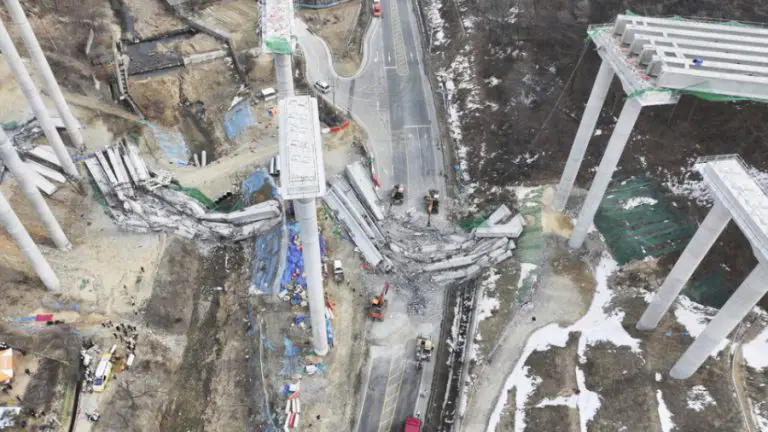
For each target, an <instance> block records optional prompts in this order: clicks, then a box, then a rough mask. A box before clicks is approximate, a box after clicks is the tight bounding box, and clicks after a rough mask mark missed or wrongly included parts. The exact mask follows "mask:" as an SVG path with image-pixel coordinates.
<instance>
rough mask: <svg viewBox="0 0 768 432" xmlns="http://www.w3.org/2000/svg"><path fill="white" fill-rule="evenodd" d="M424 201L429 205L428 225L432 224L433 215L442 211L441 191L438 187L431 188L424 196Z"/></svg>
mask: <svg viewBox="0 0 768 432" xmlns="http://www.w3.org/2000/svg"><path fill="white" fill-rule="evenodd" d="M424 203H425V204H426V206H427V226H430V225H431V224H432V215H433V214H437V213H438V212H439V211H440V192H438V191H437V190H436V189H430V190H429V193H428V194H427V195H425V196H424Z"/></svg>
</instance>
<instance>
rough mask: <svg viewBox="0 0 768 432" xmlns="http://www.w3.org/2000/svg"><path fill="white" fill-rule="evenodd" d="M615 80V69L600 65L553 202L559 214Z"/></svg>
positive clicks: (608, 65)
mask: <svg viewBox="0 0 768 432" xmlns="http://www.w3.org/2000/svg"><path fill="white" fill-rule="evenodd" d="M612 80H613V68H611V65H610V64H608V63H607V62H605V61H603V62H602V63H601V64H600V70H599V71H598V72H597V78H595V84H594V85H593V86H592V93H590V94H589V100H588V101H587V106H586V108H584V114H582V116H581V122H580V123H579V130H578V131H576V137H575V138H574V139H573V145H572V146H571V153H570V154H569V155H568V161H567V162H566V163H565V168H564V169H563V176H562V177H560V183H558V185H557V190H556V191H555V198H554V199H553V200H552V209H553V210H555V211H558V212H561V211H563V209H565V204H566V203H567V202H568V197H569V196H570V195H571V189H573V184H574V182H576V176H577V175H578V174H579V168H581V161H583V160H584V154H585V153H586V152H587V146H588V145H589V140H590V138H592V134H593V133H594V131H595V125H597V120H598V118H599V117H600V111H601V110H602V109H603V102H605V96H606V95H607V94H608V89H610V88H611V81H612Z"/></svg>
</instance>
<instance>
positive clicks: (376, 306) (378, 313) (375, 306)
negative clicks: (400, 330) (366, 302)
mask: <svg viewBox="0 0 768 432" xmlns="http://www.w3.org/2000/svg"><path fill="white" fill-rule="evenodd" d="M387 292H389V282H385V283H384V288H383V289H382V290H381V294H379V295H378V297H374V298H373V299H371V307H370V308H369V309H368V316H370V317H371V318H373V319H374V320H376V321H381V320H383V319H384V313H385V312H386V311H387V299H386V298H384V296H386V295H387Z"/></svg>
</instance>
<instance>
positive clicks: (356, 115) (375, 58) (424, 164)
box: [296, 0, 445, 432]
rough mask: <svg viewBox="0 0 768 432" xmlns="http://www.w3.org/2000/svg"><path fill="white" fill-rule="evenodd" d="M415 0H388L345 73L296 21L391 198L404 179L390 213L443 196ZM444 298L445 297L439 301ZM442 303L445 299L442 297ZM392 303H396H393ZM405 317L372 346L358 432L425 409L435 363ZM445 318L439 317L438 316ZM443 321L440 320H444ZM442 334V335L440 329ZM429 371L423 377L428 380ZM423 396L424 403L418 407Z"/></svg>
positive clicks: (313, 66) (388, 426) (312, 75)
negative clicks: (420, 357) (432, 193)
mask: <svg viewBox="0 0 768 432" xmlns="http://www.w3.org/2000/svg"><path fill="white" fill-rule="evenodd" d="M410 1H411V0H382V15H383V17H382V18H380V19H374V21H373V23H372V24H371V26H370V27H369V29H368V31H367V33H366V37H365V39H364V58H363V63H362V66H361V68H360V71H359V72H358V73H357V74H356V75H355V76H352V77H349V78H343V77H339V76H338V75H337V74H336V72H335V71H334V70H333V66H332V64H331V55H330V52H329V50H328V48H327V46H326V45H325V43H324V42H323V41H322V40H321V39H320V38H318V37H315V36H314V35H312V34H311V33H310V32H309V31H308V29H307V27H306V25H305V24H304V23H302V22H301V21H299V20H297V21H296V35H297V37H298V42H299V45H300V46H301V48H302V50H303V52H304V56H305V57H306V64H307V78H308V80H309V81H310V82H315V81H318V80H322V81H326V82H327V83H328V84H329V85H330V86H331V91H330V92H328V93H326V94H321V95H319V96H320V97H322V98H324V99H325V100H326V101H328V102H331V103H332V104H334V105H336V107H337V108H339V109H341V110H343V111H346V112H347V113H348V114H349V115H350V116H351V117H352V118H353V119H354V120H355V121H356V122H357V123H359V124H360V125H361V126H362V127H363V128H364V129H365V130H366V132H367V134H368V140H369V141H368V148H369V149H370V151H372V152H373V155H374V158H375V168H376V171H377V173H378V176H379V180H380V182H381V185H382V191H381V192H380V195H381V196H387V195H388V194H389V192H390V191H391V189H392V187H393V186H394V185H395V184H398V183H403V184H405V185H406V187H407V190H408V193H407V200H408V202H407V203H406V205H403V206H392V207H391V209H392V211H398V212H405V211H408V210H410V209H412V208H413V209H417V210H418V211H422V212H424V211H425V209H424V203H423V197H424V195H425V194H426V193H427V192H428V191H429V189H438V190H439V191H440V192H441V193H442V194H443V196H445V186H444V181H443V177H442V166H443V163H442V161H443V156H442V152H441V150H439V148H438V145H437V140H436V138H435V137H436V136H437V123H436V119H435V107H434V103H433V100H432V95H431V91H430V89H429V81H428V80H427V77H426V75H425V73H424V66H423V64H422V59H421V53H422V49H421V45H420V44H421V38H420V36H419V34H418V25H417V21H416V17H415V15H414V9H413V5H412V4H411V3H410ZM438 303H439V302H438ZM439 304H441V303H439ZM390 309H392V308H391V307H390ZM409 318H410V317H407V316H403V317H402V318H398V319H402V327H404V329H403V331H404V332H405V334H408V336H406V337H405V338H402V339H399V340H401V341H402V342H398V341H397V338H394V339H389V341H388V342H387V345H388V346H386V347H384V346H372V347H371V361H370V364H369V368H370V369H369V374H368V376H369V378H368V382H367V384H366V387H365V395H364V396H363V403H362V407H361V412H360V416H359V418H358V429H357V430H358V431H359V432H385V431H386V432H389V431H400V430H402V428H403V425H404V424H405V419H406V417H408V416H409V415H414V414H416V413H415V411H416V410H417V409H423V408H426V401H427V400H428V399H427V398H426V397H425V398H421V399H419V397H420V392H421V391H424V392H425V394H427V393H428V392H429V389H430V387H431V378H432V372H433V369H434V366H433V364H432V363H429V364H427V365H425V368H424V369H423V370H417V369H416V361H415V349H416V347H415V345H416V341H415V333H414V329H415V326H414V325H413V323H410V322H409V321H410V320H409ZM435 318H436V319H437V321H438V323H439V320H440V317H439V316H437V317H435ZM438 327H439V324H438ZM435 336H436V335H435ZM422 374H424V378H425V379H424V382H422ZM417 402H420V404H421V405H424V406H423V407H417Z"/></svg>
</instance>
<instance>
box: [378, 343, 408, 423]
mask: <svg viewBox="0 0 768 432" xmlns="http://www.w3.org/2000/svg"><path fill="white" fill-rule="evenodd" d="M404 375H405V360H404V359H402V358H400V357H394V358H392V360H390V363H389V375H388V376H387V385H386V393H385V394H384V406H383V407H382V408H381V417H380V419H381V421H380V422H379V429H378V432H389V431H391V430H392V421H393V420H394V417H395V408H397V401H398V400H399V399H400V385H401V384H402V382H403V376H404Z"/></svg>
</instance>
